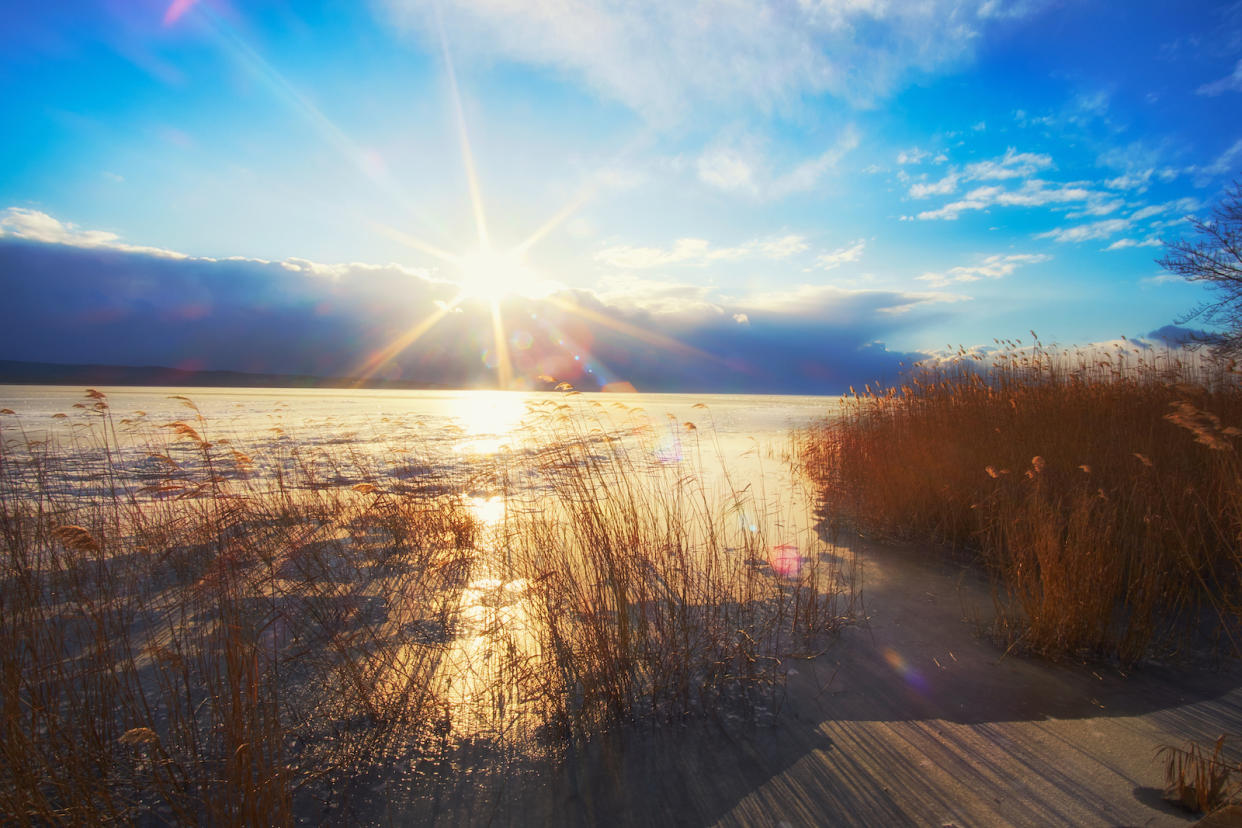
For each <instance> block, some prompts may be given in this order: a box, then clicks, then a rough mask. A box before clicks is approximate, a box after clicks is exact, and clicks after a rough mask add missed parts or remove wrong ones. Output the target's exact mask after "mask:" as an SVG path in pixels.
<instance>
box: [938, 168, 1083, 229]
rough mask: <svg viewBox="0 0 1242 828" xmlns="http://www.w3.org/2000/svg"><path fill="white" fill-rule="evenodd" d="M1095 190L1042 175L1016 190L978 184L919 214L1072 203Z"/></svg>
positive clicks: (951, 214) (949, 215)
mask: <svg viewBox="0 0 1242 828" xmlns="http://www.w3.org/2000/svg"><path fill="white" fill-rule="evenodd" d="M1094 195H1095V193H1094V192H1093V191H1092V190H1090V189H1088V188H1086V187H1083V186H1081V185H1079V184H1051V183H1049V182H1047V181H1044V180H1042V179H1038V178H1033V179H1030V180H1028V181H1025V182H1023V184H1022V186H1021V187H1020V188H1018V189H1016V190H1007V189H1005V188H1004V187H1001V186H995V185H993V186H987V187H977V188H975V189H974V190H971V191H970V192H968V193H966V195H965V196H964V197H963V198H961V199H959V200H958V201H952V202H950V203H948V204H946V205H944V206H943V207H939V208H937V209H935V210H924V211H923V212H921V213H919V214H918V217H919V218H920V219H923V220H934V219H945V220H950V221H951V220H953V219H956V218H958V217H959V216H960V215H961V214H962V213H965V212H970V211H974V210H986V209H988V208H990V207H993V206H999V207H1042V206H1044V205H1047V204H1069V203H1073V202H1085V201H1087V200H1088V199H1090V198H1092V197H1093V196H1094Z"/></svg>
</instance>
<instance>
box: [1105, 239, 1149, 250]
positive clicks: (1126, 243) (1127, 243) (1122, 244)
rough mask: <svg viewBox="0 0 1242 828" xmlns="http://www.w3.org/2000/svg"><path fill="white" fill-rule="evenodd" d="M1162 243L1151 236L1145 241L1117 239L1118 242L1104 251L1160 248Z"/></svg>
mask: <svg viewBox="0 0 1242 828" xmlns="http://www.w3.org/2000/svg"><path fill="white" fill-rule="evenodd" d="M1161 243H1162V242H1161V241H1160V239H1158V238H1156V237H1155V236H1150V237H1148V238H1145V239H1117V241H1115V242H1113V243H1112V244H1110V245H1109V246H1108V247H1106V248H1104V249H1105V250H1125V249H1126V248H1127V247H1159V246H1160V245H1161Z"/></svg>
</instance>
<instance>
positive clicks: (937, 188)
mask: <svg viewBox="0 0 1242 828" xmlns="http://www.w3.org/2000/svg"><path fill="white" fill-rule="evenodd" d="M960 178H961V175H960V174H959V173H956V172H951V173H948V174H947V175H945V176H944V178H941V179H940V180H939V181H932V182H930V183H929V182H919V183H918V184H913V185H911V186H910V197H911V198H927V197H928V196H933V195H948V194H949V193H951V192H953V191H954V190H956V189H957V182H958V179H960Z"/></svg>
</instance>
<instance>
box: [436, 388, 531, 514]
mask: <svg viewBox="0 0 1242 828" xmlns="http://www.w3.org/2000/svg"><path fill="white" fill-rule="evenodd" d="M526 411H527V405H526V396H525V395H524V394H517V393H513V392H510V391H488V392H483V391H476V392H472V393H471V394H470V395H463V396H462V397H460V398H459V399H457V400H455V401H454V403H453V405H452V407H451V409H450V411H449V415H450V416H451V417H453V418H454V419H455V420H456V421H457V423H458V424H459V425H460V426H461V429H462V433H463V437H462V441H461V442H459V443H458V444H457V451H458V452H460V453H461V454H497V453H498V452H500V451H502V450H503V449H507V448H510V447H511V446H512V444H513V441H514V439H515V438H516V437H517V435H518V433H519V431H520V430H521V427H522V421H523V420H524V419H525V417H526ZM482 519H483V518H482V517H481V516H480V520H482ZM484 522H486V521H484Z"/></svg>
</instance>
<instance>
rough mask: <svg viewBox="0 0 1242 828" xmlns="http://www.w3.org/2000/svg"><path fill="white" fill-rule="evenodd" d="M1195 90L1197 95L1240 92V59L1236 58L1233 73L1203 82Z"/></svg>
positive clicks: (1241, 62) (1241, 63)
mask: <svg viewBox="0 0 1242 828" xmlns="http://www.w3.org/2000/svg"><path fill="white" fill-rule="evenodd" d="M1195 92H1196V93H1197V94H1199V95H1211V96H1215V95H1220V94H1223V93H1225V92H1242V59H1239V60H1238V64H1237V66H1234V67H1233V73H1232V74H1229V75H1226V76H1225V77H1223V78H1220V79H1219V80H1214V81H1212V82H1211V83H1205V84H1203V86H1200V87H1199V88H1198V89H1196V90H1195Z"/></svg>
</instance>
